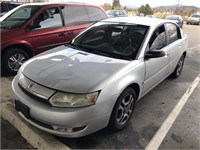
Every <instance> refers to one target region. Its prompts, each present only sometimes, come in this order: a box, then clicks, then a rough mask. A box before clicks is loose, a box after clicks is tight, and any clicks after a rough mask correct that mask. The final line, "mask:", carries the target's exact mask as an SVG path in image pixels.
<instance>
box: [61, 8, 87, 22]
mask: <svg viewBox="0 0 200 150" xmlns="http://www.w3.org/2000/svg"><path fill="white" fill-rule="evenodd" d="M61 10H62V13H63V16H64V19H65V25H66V26H73V25H81V24H87V23H89V20H88V15H87V12H86V9H85V7H84V6H65V7H62V8H61Z"/></svg>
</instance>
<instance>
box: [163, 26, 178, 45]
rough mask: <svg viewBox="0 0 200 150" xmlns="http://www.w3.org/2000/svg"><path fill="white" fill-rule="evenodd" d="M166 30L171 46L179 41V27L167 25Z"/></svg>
mask: <svg viewBox="0 0 200 150" xmlns="http://www.w3.org/2000/svg"><path fill="white" fill-rule="evenodd" d="M166 30H167V33H168V38H169V44H171V43H173V42H174V41H176V40H178V39H179V36H178V31H177V27H176V25H174V24H170V23H168V24H166Z"/></svg>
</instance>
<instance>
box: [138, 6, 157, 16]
mask: <svg viewBox="0 0 200 150" xmlns="http://www.w3.org/2000/svg"><path fill="white" fill-rule="evenodd" d="M138 12H139V13H140V14H141V13H142V14H144V15H145V16H146V15H152V14H153V13H154V12H153V10H152V8H151V7H150V6H149V4H146V5H145V6H144V5H142V6H141V7H140V8H138Z"/></svg>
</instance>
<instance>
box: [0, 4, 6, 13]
mask: <svg viewBox="0 0 200 150" xmlns="http://www.w3.org/2000/svg"><path fill="white" fill-rule="evenodd" d="M3 12H7V9H6V5H5V4H2V3H1V13H3Z"/></svg>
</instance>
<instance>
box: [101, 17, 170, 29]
mask: <svg viewBox="0 0 200 150" xmlns="http://www.w3.org/2000/svg"><path fill="white" fill-rule="evenodd" d="M103 21H105V22H118V23H130V24H140V25H145V26H151V27H156V26H158V25H160V24H162V23H165V22H169V21H167V20H164V19H158V18H148V17H138V16H133V17H116V18H109V19H105V20H103Z"/></svg>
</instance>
